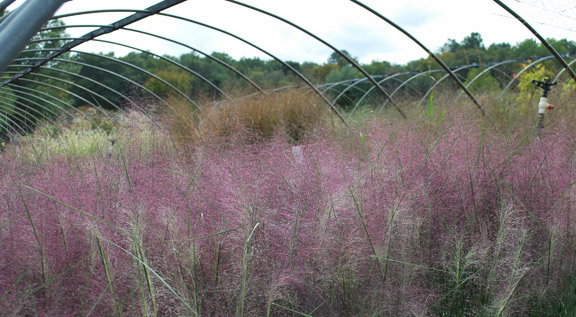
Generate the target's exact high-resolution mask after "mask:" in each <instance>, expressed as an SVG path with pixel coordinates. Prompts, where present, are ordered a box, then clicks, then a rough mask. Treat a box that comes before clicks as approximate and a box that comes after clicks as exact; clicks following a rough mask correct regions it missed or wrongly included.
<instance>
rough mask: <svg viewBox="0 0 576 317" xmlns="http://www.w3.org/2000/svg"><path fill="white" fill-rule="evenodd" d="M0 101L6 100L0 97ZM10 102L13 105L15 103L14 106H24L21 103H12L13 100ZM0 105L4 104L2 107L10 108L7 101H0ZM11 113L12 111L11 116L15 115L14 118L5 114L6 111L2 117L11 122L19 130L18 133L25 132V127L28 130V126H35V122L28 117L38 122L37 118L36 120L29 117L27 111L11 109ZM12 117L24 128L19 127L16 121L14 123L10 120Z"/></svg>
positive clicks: (16, 108)
mask: <svg viewBox="0 0 576 317" xmlns="http://www.w3.org/2000/svg"><path fill="white" fill-rule="evenodd" d="M0 99H4V100H7V99H8V98H5V97H0ZM10 101H11V102H13V103H15V104H19V105H22V106H25V105H24V104H23V103H21V102H18V101H13V100H10ZM0 103H2V104H4V105H6V106H10V103H8V102H7V101H0ZM5 109H6V110H8V108H5ZM12 111H13V114H16V116H15V117H14V116H11V115H9V114H8V113H7V111H6V113H5V114H4V117H5V118H6V119H7V120H8V121H11V122H12V123H13V124H14V125H15V126H16V127H17V128H19V129H20V131H22V132H24V131H26V130H27V128H26V127H28V128H29V127H30V126H33V125H35V124H36V122H34V121H33V120H32V119H31V118H30V117H32V118H34V119H36V120H38V118H36V117H34V116H31V115H30V113H29V112H27V111H25V110H23V109H20V108H18V107H14V108H12ZM13 117H14V119H18V120H19V121H20V123H22V124H23V125H24V126H21V125H20V124H18V123H17V122H16V121H14V120H13V119H12V118H13ZM27 122H29V124H28V123H27ZM14 131H17V130H14Z"/></svg>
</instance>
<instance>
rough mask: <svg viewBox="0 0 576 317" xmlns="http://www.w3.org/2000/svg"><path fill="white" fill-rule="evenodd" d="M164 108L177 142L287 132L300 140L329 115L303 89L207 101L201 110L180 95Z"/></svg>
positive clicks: (264, 137) (251, 139)
mask: <svg viewBox="0 0 576 317" xmlns="http://www.w3.org/2000/svg"><path fill="white" fill-rule="evenodd" d="M170 105H171V108H169V109H166V111H164V118H165V122H167V126H168V129H169V130H170V132H171V134H172V135H173V137H174V139H175V140H176V141H178V142H194V141H197V140H218V141H221V140H227V139H234V140H237V139H238V137H240V138H243V139H244V140H245V141H249V142H257V141H262V140H267V139H270V138H271V137H273V136H275V135H285V136H286V137H287V138H289V139H290V140H292V141H294V142H299V141H300V140H301V139H302V138H303V137H304V136H306V135H307V134H308V133H310V132H311V131H312V130H314V129H316V128H318V127H321V126H323V124H324V123H325V122H326V120H328V119H329V118H330V116H329V108H328V106H327V105H326V104H325V103H323V102H322V100H320V99H319V98H317V97H315V96H314V95H313V94H310V93H307V92H306V91H303V90H289V91H282V92H276V93H274V94H271V95H269V96H264V95H253V96H248V97H241V98H234V99H233V100H232V101H222V102H219V103H208V102H206V103H204V106H203V107H202V108H203V109H202V111H195V109H194V108H193V107H192V106H191V105H189V104H187V103H186V102H183V101H181V100H178V99H175V98H174V99H172V100H170Z"/></svg>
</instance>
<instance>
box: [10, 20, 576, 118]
mask: <svg viewBox="0 0 576 317" xmlns="http://www.w3.org/2000/svg"><path fill="white" fill-rule="evenodd" d="M61 23H62V22H60V21H52V22H50V25H61ZM66 37H67V34H66V33H65V30H64V29H55V30H50V31H45V32H41V33H39V34H38V35H37V36H36V38H35V41H33V43H32V44H30V45H29V46H28V47H27V50H26V51H25V52H23V53H22V54H21V55H20V56H19V58H18V59H17V60H16V61H15V62H14V63H13V68H12V69H11V70H13V71H17V70H21V69H22V68H25V67H27V66H28V65H30V64H33V63H34V62H35V61H36V59H37V58H40V57H41V56H44V55H46V51H47V50H50V49H57V48H58V47H60V46H61V45H62V44H64V43H65V40H63V39H62V38H66ZM549 41H550V43H551V44H552V46H554V47H555V48H556V50H558V52H559V53H560V54H569V53H575V52H576V43H575V42H574V41H568V40H566V39H562V40H555V39H549ZM343 52H344V53H345V54H347V55H348V56H350V57H352V58H354V57H353V56H351V54H350V53H348V51H346V50H343ZM437 54H438V56H439V57H440V58H441V59H442V60H444V62H445V63H446V64H447V65H448V66H450V67H457V66H461V65H472V64H474V65H477V67H476V69H475V70H474V69H470V70H466V71H464V72H462V73H461V74H460V75H461V76H462V77H463V78H467V77H468V79H470V76H471V75H472V74H477V73H479V71H480V70H481V69H483V67H484V66H485V65H489V64H490V63H494V62H499V61H503V60H510V59H526V58H533V59H536V58H537V57H539V56H546V55H549V53H548V51H547V49H546V48H545V47H544V46H543V45H542V44H540V43H539V42H536V41H535V40H533V39H526V40H524V41H521V42H519V43H516V44H509V43H498V44H491V45H489V46H488V47H486V46H485V45H484V43H483V39H482V36H481V35H480V34H479V33H471V34H470V35H469V36H466V37H465V38H464V39H462V40H461V41H456V40H454V39H449V40H448V41H447V42H446V43H445V44H444V45H443V46H442V47H440V48H439V49H438V50H437ZM548 63H549V65H547V67H548V68H549V69H557V68H558V66H557V65H555V64H554V62H553V61H550V62H548ZM361 66H362V67H363V68H364V69H365V70H366V71H367V72H368V73H369V74H372V75H391V74H397V73H404V72H406V73H409V72H412V73H416V72H423V71H432V70H436V69H440V67H439V65H437V64H436V63H435V62H434V60H433V59H432V58H431V57H429V58H422V59H419V60H414V61H411V62H408V63H406V64H403V65H400V64H393V63H390V62H387V61H380V60H374V61H372V62H370V63H364V64H361ZM522 67H523V66H522V65H521V64H518V63H511V64H508V65H503V66H502V67H500V68H498V70H494V71H492V72H490V73H489V74H487V75H486V76H487V77H486V78H487V80H488V81H489V82H490V83H489V84H486V85H484V86H482V89H484V88H486V87H493V86H497V85H498V83H499V82H502V81H503V80H504V79H506V78H510V77H511V76H513V74H514V73H515V72H518V71H519V70H520V69H521V68H522ZM293 70H295V71H297V72H299V73H300V74H302V75H303V76H305V77H306V78H307V79H309V80H310V81H311V82H312V83H314V84H317V85H322V84H327V83H336V82H341V81H344V80H348V79H354V78H360V77H362V75H361V73H360V72H359V71H358V70H356V69H355V68H353V67H351V66H350V65H349V63H348V62H347V61H346V60H345V59H344V58H342V57H341V56H340V55H339V54H337V53H333V54H331V55H330V56H328V57H327V60H326V62H325V63H321V64H320V63H314V62H302V63H300V62H295V61H286V62H285V64H282V63H280V62H278V61H276V60H265V59H261V58H257V57H254V58H240V59H234V58H232V57H231V56H230V55H228V54H226V53H223V52H214V53H212V54H210V55H209V56H204V55H201V54H200V53H198V52H194V51H193V52H189V53H186V54H182V55H180V56H168V55H164V56H159V55H155V54H153V53H152V52H147V51H135V52H131V53H129V54H127V55H125V56H115V54H114V53H113V52H109V53H98V54H95V53H66V54H65V55H63V56H62V57H60V58H59V59H57V60H54V61H51V62H50V63H49V64H47V65H46V66H45V67H42V68H40V69H38V70H37V71H35V72H34V73H33V74H32V75H31V76H28V77H27V78H28V79H24V80H19V81H17V82H15V83H14V84H12V85H10V86H5V87H2V89H1V90H0V109H2V110H3V111H2V112H3V114H4V115H3V116H2V118H0V120H1V121H0V123H4V124H6V122H5V121H6V119H7V118H10V120H12V121H13V122H23V125H27V124H28V123H29V122H34V119H33V117H38V115H37V114H42V115H44V116H49V117H50V116H53V114H57V113H61V111H60V109H61V108H66V107H70V106H71V107H76V108H78V107H81V106H83V105H86V104H91V105H98V106H100V107H103V108H108V109H112V108H113V107H114V105H126V104H127V103H129V100H130V99H131V98H143V97H146V96H148V97H150V96H151V95H152V96H156V97H160V98H162V97H165V96H167V95H169V94H172V93H174V91H175V90H174V88H176V89H178V90H179V91H180V92H181V93H182V94H183V95H186V96H189V97H190V98H191V99H195V98H198V97H202V98H209V99H219V98H221V97H222V93H223V92H241V93H250V92H252V91H256V90H255V88H254V85H257V86H259V87H261V88H262V89H274V88H278V87H287V86H292V85H304V83H303V82H302V80H301V78H299V76H298V75H297V74H296V73H295V72H294V71H293ZM9 76H11V74H10V73H6V74H3V75H2V78H0V79H1V80H4V79H6V78H8V77H9ZM247 79H249V80H247ZM484 81H485V82H486V80H484ZM398 82H399V81H396V82H392V81H390V82H387V83H386V85H388V87H385V88H388V89H393V88H394V85H396V86H398ZM367 85H369V84H368V83H367ZM429 85H430V82H429V81H426V80H425V79H421V80H419V81H418V80H415V81H414V82H411V86H410V87H407V88H406V89H412V90H420V91H425V89H427V88H426V87H427V86H428V87H429ZM344 89H345V88H344V87H339V88H338V87H336V88H334V89H332V90H331V92H332V93H341V92H342V91H343V90H344ZM365 90H366V89H364V91H365ZM361 91H362V89H356V90H350V91H346V93H345V94H344V96H343V98H342V100H339V101H338V104H339V105H340V106H341V107H344V108H346V107H349V106H350V105H352V104H354V102H355V101H356V100H358V99H359V96H361ZM408 93H409V91H408V90H407V91H406V94H408ZM53 96H55V97H53ZM127 96H128V97H127ZM40 105H42V106H40ZM32 125H33V124H32Z"/></svg>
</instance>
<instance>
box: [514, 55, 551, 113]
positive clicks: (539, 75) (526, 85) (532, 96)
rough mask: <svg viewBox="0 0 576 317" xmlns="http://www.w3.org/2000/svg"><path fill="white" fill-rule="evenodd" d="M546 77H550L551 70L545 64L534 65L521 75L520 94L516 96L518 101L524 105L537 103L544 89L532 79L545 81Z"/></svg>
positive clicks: (519, 81) (519, 82)
mask: <svg viewBox="0 0 576 317" xmlns="http://www.w3.org/2000/svg"><path fill="white" fill-rule="evenodd" d="M545 78H550V72H549V71H548V70H547V69H546V67H545V66H544V65H543V64H538V65H536V66H534V67H532V68H531V69H530V70H528V71H526V72H525V73H524V74H523V75H522V76H520V78H519V79H518V90H519V94H518V95H517V97H516V98H517V100H518V102H519V103H520V104H521V105H524V106H526V105H527V106H532V105H534V104H537V103H538V100H539V99H540V95H541V93H542V91H541V90H540V89H538V87H536V86H535V85H534V84H532V80H540V81H543V80H544V79H545Z"/></svg>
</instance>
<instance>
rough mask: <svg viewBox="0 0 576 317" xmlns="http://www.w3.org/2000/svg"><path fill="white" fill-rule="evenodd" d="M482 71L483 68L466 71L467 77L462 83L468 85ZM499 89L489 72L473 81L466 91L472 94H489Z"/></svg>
mask: <svg viewBox="0 0 576 317" xmlns="http://www.w3.org/2000/svg"><path fill="white" fill-rule="evenodd" d="M484 70H485V68H484V67H476V68H472V69H471V70H470V71H468V75H467V76H466V81H465V82H464V83H465V84H466V85H468V84H470V82H471V81H472V80H474V78H476V76H478V75H479V74H480V73H481V72H483V71H484ZM499 88H500V85H499V84H498V81H497V80H496V79H495V78H494V77H492V74H491V73H490V72H487V73H484V74H483V75H482V76H481V77H479V78H477V79H476V80H474V82H473V83H472V85H470V87H468V89H469V90H470V91H471V92H472V93H474V94H480V93H489V92H492V91H496V90H498V89H499Z"/></svg>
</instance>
